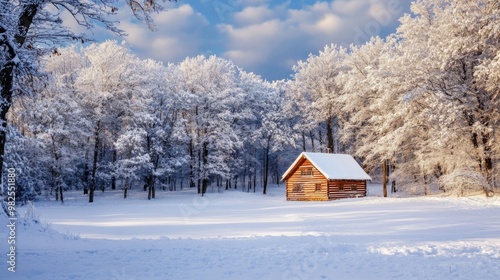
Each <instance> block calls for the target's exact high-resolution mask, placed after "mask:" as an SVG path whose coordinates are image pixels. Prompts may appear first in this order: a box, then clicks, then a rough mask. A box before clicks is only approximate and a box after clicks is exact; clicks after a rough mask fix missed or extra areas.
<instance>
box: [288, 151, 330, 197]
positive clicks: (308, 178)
mask: <svg viewBox="0 0 500 280" xmlns="http://www.w3.org/2000/svg"><path fill="white" fill-rule="evenodd" d="M309 168H312V175H309V174H310V173H309V172H308V171H307V169H309ZM303 174H307V175H303ZM296 184H302V191H298V192H296V191H294V185H296ZM316 184H318V185H321V188H320V190H316ZM286 199H287V200H328V181H327V180H326V178H325V177H324V176H323V175H322V174H321V173H320V172H319V170H318V169H316V168H315V167H314V166H313V165H312V164H311V162H310V161H309V160H307V159H306V160H304V161H303V162H302V164H301V165H300V166H299V167H298V168H297V169H295V171H294V173H293V174H292V176H290V177H289V178H288V180H287V181H286Z"/></svg>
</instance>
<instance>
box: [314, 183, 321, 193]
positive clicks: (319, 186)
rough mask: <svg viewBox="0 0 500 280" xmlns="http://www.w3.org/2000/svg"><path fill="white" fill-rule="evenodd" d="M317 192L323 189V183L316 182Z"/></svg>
mask: <svg viewBox="0 0 500 280" xmlns="http://www.w3.org/2000/svg"><path fill="white" fill-rule="evenodd" d="M315 190H316V191H317V192H320V191H321V184H316V189H315Z"/></svg>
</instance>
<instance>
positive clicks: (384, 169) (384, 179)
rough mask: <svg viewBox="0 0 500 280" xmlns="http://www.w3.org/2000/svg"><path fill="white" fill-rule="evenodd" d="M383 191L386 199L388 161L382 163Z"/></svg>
mask: <svg viewBox="0 0 500 280" xmlns="http://www.w3.org/2000/svg"><path fill="white" fill-rule="evenodd" d="M382 189H383V190H384V197H387V160H385V159H384V161H383V162H382Z"/></svg>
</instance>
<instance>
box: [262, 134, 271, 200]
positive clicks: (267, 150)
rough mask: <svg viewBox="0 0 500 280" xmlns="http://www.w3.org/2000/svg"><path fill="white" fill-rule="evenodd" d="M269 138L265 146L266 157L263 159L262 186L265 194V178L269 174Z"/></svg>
mask: <svg viewBox="0 0 500 280" xmlns="http://www.w3.org/2000/svg"><path fill="white" fill-rule="evenodd" d="M269 142H270V139H268V141H267V147H266V157H265V161H264V186H263V189H264V190H263V194H266V192H267V179H268V176H269V144H270V143H269Z"/></svg>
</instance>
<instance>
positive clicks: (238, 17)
mask: <svg viewBox="0 0 500 280" xmlns="http://www.w3.org/2000/svg"><path fill="white" fill-rule="evenodd" d="M275 17H276V14H275V12H274V11H273V10H271V9H269V8H268V7H267V6H256V7H255V6H253V7H248V8H245V9H243V10H242V11H240V12H237V13H235V14H234V16H233V18H234V20H235V22H236V23H238V24H242V25H249V24H257V23H261V22H263V21H266V20H270V19H272V18H275Z"/></svg>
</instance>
